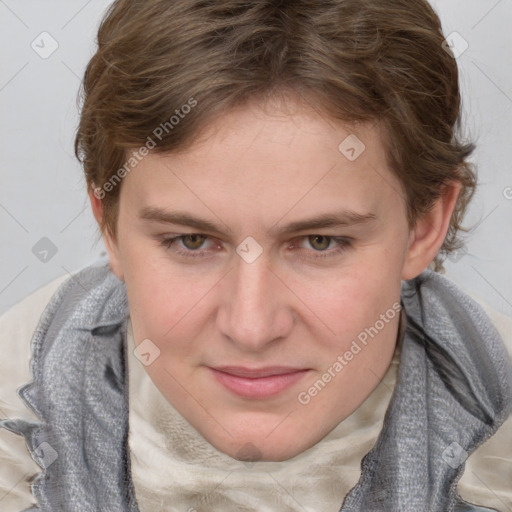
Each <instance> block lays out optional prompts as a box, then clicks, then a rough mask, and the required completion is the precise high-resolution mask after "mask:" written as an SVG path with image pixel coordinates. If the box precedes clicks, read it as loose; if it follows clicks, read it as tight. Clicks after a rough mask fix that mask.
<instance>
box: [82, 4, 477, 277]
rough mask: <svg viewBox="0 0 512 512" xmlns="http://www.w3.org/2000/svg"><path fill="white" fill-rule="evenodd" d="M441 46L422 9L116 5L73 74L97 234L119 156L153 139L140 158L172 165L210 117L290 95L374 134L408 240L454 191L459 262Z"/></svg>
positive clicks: (466, 186)
mask: <svg viewBox="0 0 512 512" xmlns="http://www.w3.org/2000/svg"><path fill="white" fill-rule="evenodd" d="M444 39H445V37H444V35H443V32H442V28H441V24H440V20H439V18H438V16H437V14H436V13H435V12H434V10H433V9H432V7H431V6H430V5H429V4H428V2H427V1H426V0H386V1H382V0H281V1H280V0H258V1H252V0H226V1H218V2H215V1H205V0H144V1H134V0H117V1H115V2H114V3H113V4H112V5H111V6H110V8H109V9H108V11H107V13H106V14H105V16H104V18H103V20H102V22H101V25H100V27H99V30H98V40H97V43H98V48H97V51H96V53H95V54H94V56H93V57H92V58H91V60H90V62H89V63H88V65H87V69H86V71H85V76H84V80H83V84H82V109H81V118H80V124H79V127H78V131H77V135H76V139H75V154H76V156H77V158H78V159H79V160H80V161H81V162H82V164H83V167H84V172H85V176H86V181H87V186H88V189H92V188H93V187H99V189H101V190H105V191H106V190H108V193H105V192H104V193H103V194H102V198H101V200H102V205H103V210H104V218H103V220H102V222H101V225H100V228H101V232H103V231H104V230H105V229H108V230H109V232H110V233H111V234H112V235H113V236H114V237H115V236H116V223H117V214H118V204H119V193H120V189H121V183H120V184H119V186H115V183H113V182H112V179H113V178H115V177H116V176H115V174H116V173H118V174H117V178H118V179H120V177H122V175H124V174H125V173H122V172H120V170H121V168H123V166H125V167H124V169H125V172H126V170H127V169H126V165H125V164H126V161H127V159H128V158H130V155H129V153H128V151H129V150H130V149H133V148H134V147H142V146H143V145H146V144H147V142H148V140H149V138H151V139H152V141H153V143H154V147H153V148H152V149H151V150H152V151H155V152H172V151H179V150H180V149H184V148H186V147H187V146H188V145H190V144H191V143H192V141H193V140H194V137H195V136H196V135H197V134H198V133H199V132H200V130H201V128H203V127H204V126H205V125H206V123H207V122H208V120H211V119H213V118H214V117H215V116H216V115H220V114H222V112H226V111H227V110H228V109H230V108H233V107H235V106H238V105H240V104H243V103H244V102H246V101H248V100H254V99H255V98H260V99H265V98H270V97H275V96H276V95H277V94H278V93H279V92H282V91H285V90H291V91H293V92H295V93H298V94H299V95H300V97H302V98H305V99H307V100H308V102H310V103H311V104H314V105H315V106H316V107H318V109H319V110H320V111H321V112H323V113H325V115H326V116H329V117H330V118H333V119H336V120H341V121H344V122H347V123H350V122H357V121H363V122H364V121H378V122H379V123H381V124H382V125H383V126H384V127H385V133H386V136H385V139H386V140H385V144H386V150H387V154H388V163H389V165H390V168H391V169H392V171H393V172H394V173H395V174H396V176H397V177H398V179H399V180H400V182H401V183H402V186H403V190H404V193H405V197H406V204H407V212H408V220H409V224H410V225H411V226H413V225H414V223H415V220H416V219H417V218H418V216H419V215H421V214H422V213H424V212H426V211H428V209H429V208H430V207H431V206H432V204H433V202H434V201H435V200H436V199H437V198H438V197H439V196H440V195H441V194H442V192H443V190H444V186H445V185H446V184H448V183H449V182H453V181H458V182H460V183H461V185H462V187H461V193H460V195H459V199H458V203H457V205H456V208H455V211H454V213H453V216H452V219H451V225H450V228H449V231H448V234H447V236H446V239H445V241H444V244H443V247H442V248H441V251H440V253H441V254H448V253H449V252H451V251H453V250H454V249H457V248H459V247H460V246H461V242H460V240H459V239H458V237H457V235H458V232H459V230H461V229H463V228H462V227H461V220H462V218H463V216H464V213H465V210H466V208H467V205H468V203H469V200H470V199H471V197H472V195H473V193H474V189H475V186H476V174H475V171H474V168H473V166H472V164H470V163H469V162H468V161H467V160H466V159H467V157H468V156H469V155H470V154H471V153H472V151H473V150H474V144H473V143H468V142H463V141H462V140H460V138H461V135H460V128H461V98H460V91H459V79H458V68H457V64H456V60H455V59H454V57H453V55H452V54H450V53H449V49H445V48H446V45H445V46H444V47H443V41H444ZM192 101H193V102H195V103H194V104H193V105H194V108H188V109H183V110H182V106H185V105H189V106H190V105H192ZM185 110H186V115H179V114H180V113H185ZM178 115H179V120H178V122H175V120H174V122H173V120H172V119H171V117H172V116H174V117H175V118H176V119H178ZM165 123H167V124H165ZM158 126H161V127H163V128H165V130H164V129H163V128H162V129H161V131H162V134H161V137H160V138H158V141H155V140H154V139H156V137H151V134H153V133H154V132H155V128H156V127H158ZM158 133H160V132H158ZM109 180H110V183H111V186H108V183H109ZM106 185H107V186H106ZM440 261H441V260H440V259H439V255H438V257H437V258H436V260H435V262H436V268H440Z"/></svg>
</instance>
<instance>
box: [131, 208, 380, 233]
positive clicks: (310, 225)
mask: <svg viewBox="0 0 512 512" xmlns="http://www.w3.org/2000/svg"><path fill="white" fill-rule="evenodd" d="M138 216H139V218H141V219H144V220H148V221H155V222H163V223H167V224H178V225H182V226H188V227H192V228H195V229H197V230H198V231H201V232H203V231H208V232H211V233H216V234H223V232H227V233H228V234H231V235H232V234H233V231H232V230H231V229H230V228H229V227H228V226H225V228H223V227H222V226H220V225H217V224H215V223H213V222H210V221H208V220H206V219H201V218H199V217H194V216H193V215H191V214H189V213H187V212H181V211H167V210H164V209H162V208H159V207H155V206H146V207H144V208H141V209H140V210H139V212H138ZM376 219H377V216H376V215H375V214H373V213H363V214H362V213H357V212H353V211H350V210H340V211H337V212H332V213H324V214H320V215H317V216H315V217H312V218H310V219H306V220H298V221H294V222H291V223H289V224H287V225H286V226H281V227H277V228H274V227H272V228H271V229H270V232H271V233H275V234H277V235H288V234H291V233H296V232H299V231H307V230H315V229H322V228H333V227H342V226H351V225H356V224H365V223H368V222H370V221H372V220H376ZM276 224H278V223H276Z"/></svg>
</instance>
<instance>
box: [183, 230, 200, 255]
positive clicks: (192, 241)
mask: <svg viewBox="0 0 512 512" xmlns="http://www.w3.org/2000/svg"><path fill="white" fill-rule="evenodd" d="M205 240H206V236H205V235H199V234H196V233H193V234H191V235H183V236H182V239H181V241H182V243H183V245H184V246H185V247H186V248H187V249H189V250H191V251H193V250H195V249H199V248H200V247H201V246H202V245H203V243H204V242H205Z"/></svg>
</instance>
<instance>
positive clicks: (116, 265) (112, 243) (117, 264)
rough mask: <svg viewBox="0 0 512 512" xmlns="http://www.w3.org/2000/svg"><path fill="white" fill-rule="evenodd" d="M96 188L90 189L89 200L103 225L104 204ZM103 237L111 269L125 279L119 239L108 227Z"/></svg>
mask: <svg viewBox="0 0 512 512" xmlns="http://www.w3.org/2000/svg"><path fill="white" fill-rule="evenodd" d="M95 190H96V189H95V188H94V187H92V188H90V189H89V200H90V201H91V208H92V213H93V215H94V218H95V219H96V222H97V223H98V224H99V225H101V224H100V223H101V220H102V218H103V204H102V202H101V199H100V198H99V197H98V196H97V195H96V194H95ZM102 237H103V242H104V243H105V247H106V248H107V252H108V260H109V266H110V270H112V272H113V273H114V274H115V275H116V276H117V278H118V279H119V280H120V281H124V273H123V269H122V265H121V258H120V253H119V246H118V243H117V240H116V239H115V238H114V237H113V236H112V234H111V233H110V231H109V230H108V229H106V230H105V231H103V233H102Z"/></svg>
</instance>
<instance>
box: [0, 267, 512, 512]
mask: <svg viewBox="0 0 512 512" xmlns="http://www.w3.org/2000/svg"><path fill="white" fill-rule="evenodd" d="M402 305H403V307H404V310H405V313H406V315H407V326H406V330H405V334H404V338H403V341H402V347H401V359H400V366H399V370H398V377H397V384H396V387H395V390H394V393H393V396H392V399H391V402H390V405H389V407H388V410H387V412H386V416H385V419H384V426H383V429H382V431H381V433H380V435H379V437H378V439H377V442H376V444H375V446H374V448H373V449H372V450H371V451H370V452H369V453H368V454H367V455H366V456H365V457H364V458H363V461H362V474H361V478H360V480H359V482H358V483H357V485H356V486H355V487H354V488H353V489H352V490H351V491H350V492H349V494H348V495H347V496H346V498H345V500H344V502H343V504H342V505H341V508H340V512H427V511H428V512H483V511H486V510H487V511H489V510H491V509H487V508H483V507H479V506H476V505H471V504H469V503H466V502H464V501H463V500H462V499H461V498H460V497H459V496H458V494H457V492H456V486H457V482H458V480H459V479H460V477H461V476H462V474H463V470H464V463H463V460H464V459H465V457H466V456H467V455H469V454H471V453H472V452H473V451H474V450H475V449H476V448H477V447H478V446H479V445H481V444H482V443H483V442H484V441H486V440H487V439H488V438H489V437H491V436H492V435H493V434H494V433H495V432H496V430H497V429H498V428H499V427H500V425H501V424H502V423H503V422H504V421H505V419H506V418H507V416H508V415H509V413H510V411H511V410H512V368H511V366H510V363H509V359H508V355H507V353H506V350H505V347H504V346H503V342H502V340H501V338H500V336H499V334H498V333H497V331H496V329H495V328H494V326H493V325H492V324H491V322H490V320H489V319H488V318H487V316H486V315H485V313H484V312H483V310H482V309H481V307H480V306H479V305H478V304H476V303H475V302H474V301H473V300H472V299H471V298H470V297H468V296H467V295H466V294H464V293H463V292H462V291H461V290H459V289H458V288H457V287H456V286H455V285H454V284H452V283H451V282H450V281H449V280H448V279H446V278H445V277H443V276H441V275H439V274H437V273H434V272H432V271H430V270H426V271H425V272H423V273H422V274H421V275H420V276H418V277H417V278H415V279H412V280H410V281H407V282H404V283H403V286H402ZM128 316H129V308H128V300H127V296H126V287H125V285H124V283H122V282H121V281H119V279H118V278H117V277H116V276H115V275H114V274H113V273H112V272H111V271H110V270H109V268H108V265H102V266H90V267H87V268H85V269H83V270H81V271H80V272H78V273H77V274H76V275H75V276H73V277H72V278H70V279H68V280H67V281H66V282H64V283H63V284H62V285H61V286H60V287H59V289H58V290H57V292H56V293H55V294H54V296H53V297H52V299H51V300H50V302H49V303H48V305H47V306H46V309H45V310H44V312H43V315H42V316H41V319H40V321H39V324H38V327H37V329H36V332H35V334H34V337H33V339H32V352H33V355H32V360H31V372H32V377H33V381H32V382H30V383H28V384H26V385H24V386H23V387H21V388H20V389H19V390H18V394H19V395H20V396H21V398H22V399H23V400H24V402H25V403H26V404H27V405H28V406H29V407H30V408H31V409H32V410H34V412H35V413H36V414H37V416H38V417H39V418H40V420H41V421H40V422H28V421H24V420H20V419H9V420H3V421H0V427H4V428H7V429H9V430H11V431H13V432H15V433H18V434H21V435H23V436H25V438H26V441H27V446H28V448H29V450H30V452H31V455H32V457H33V459H34V460H35V461H36V462H37V463H38V464H39V465H40V466H41V467H42V468H43V471H42V472H41V473H40V474H39V475H38V476H37V477H36V479H35V480H34V482H33V483H32V492H33V494H34V496H35V498H36V499H37V502H38V507H32V508H30V509H27V510H30V511H52V512H57V511H66V512H68V511H70V510H73V511H75V510H77V511H106V512H107V511H108V512H138V506H137V501H136V498H135V491H134V487H133V483H132V478H131V470H130V456H129V447H128V418H129V414H128V372H127V357H126V328H127V320H128Z"/></svg>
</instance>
